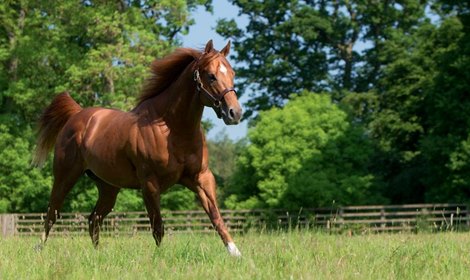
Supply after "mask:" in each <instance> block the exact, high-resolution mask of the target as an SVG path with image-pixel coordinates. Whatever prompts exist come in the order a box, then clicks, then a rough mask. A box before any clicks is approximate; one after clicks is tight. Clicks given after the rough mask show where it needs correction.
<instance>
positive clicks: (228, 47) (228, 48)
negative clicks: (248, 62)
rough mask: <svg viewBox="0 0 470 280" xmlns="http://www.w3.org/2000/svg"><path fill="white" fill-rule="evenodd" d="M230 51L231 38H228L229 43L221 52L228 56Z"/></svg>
mask: <svg viewBox="0 0 470 280" xmlns="http://www.w3.org/2000/svg"><path fill="white" fill-rule="evenodd" d="M229 52H230V40H228V43H227V45H226V46H225V47H224V48H223V49H222V50H221V51H220V53H221V54H223V55H224V56H227V55H228V53H229Z"/></svg>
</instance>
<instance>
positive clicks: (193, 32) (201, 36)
mask: <svg viewBox="0 0 470 280" xmlns="http://www.w3.org/2000/svg"><path fill="white" fill-rule="evenodd" d="M212 4H213V7H214V12H213V13H212V14H211V13H209V12H206V10H205V9H204V7H201V8H198V9H197V10H196V11H195V12H194V13H193V14H192V17H193V18H194V21H195V24H194V25H193V26H191V27H190V29H189V32H188V34H187V35H185V36H182V37H181V39H182V42H183V46H184V47H190V48H196V49H201V48H204V46H205V44H206V43H207V42H208V41H209V40H210V39H212V40H213V42H214V47H215V48H216V49H218V50H220V49H222V48H223V47H224V46H225V45H226V44H227V40H225V39H224V38H222V37H221V36H220V35H218V34H217V32H215V26H216V25H217V20H218V19H221V18H229V19H231V18H234V19H235V20H236V21H237V23H238V24H242V25H243V24H246V22H247V20H246V19H244V18H243V17H239V16H238V7H235V6H233V5H232V4H230V3H229V2H228V1H227V0H216V1H213V2H212ZM233 52H234V50H233V49H232V50H231V53H232V54H233ZM229 62H230V63H231V64H232V66H235V65H236V63H235V61H233V60H230V59H229ZM236 88H237V84H236V81H235V89H236ZM246 98H247V94H245V96H243V97H242V98H241V99H239V101H240V103H241V105H242V108H243V103H244V102H246ZM203 119H209V120H211V121H212V123H213V124H214V128H212V129H211V130H210V131H209V133H208V134H207V135H206V136H207V137H208V138H209V139H215V138H217V136H218V135H220V134H221V133H223V131H224V130H225V132H226V134H227V135H228V136H229V138H230V139H232V140H238V139H240V138H243V137H245V136H246V132H247V122H246V121H243V120H242V122H241V123H240V124H238V125H230V126H227V125H225V124H224V122H223V121H222V120H220V119H217V116H216V115H215V112H214V110H213V109H212V108H208V107H206V108H205V109H204V115H203Z"/></svg>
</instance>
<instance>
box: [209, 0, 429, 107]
mask: <svg viewBox="0 0 470 280" xmlns="http://www.w3.org/2000/svg"><path fill="white" fill-rule="evenodd" d="M231 2H232V3H233V4H234V5H236V6H238V7H239V8H240V14H241V15H244V16H247V17H248V20H249V21H248V25H247V26H246V27H245V28H244V30H243V29H242V28H240V27H239V26H237V24H236V22H235V20H221V21H219V23H218V26H217V32H219V33H220V34H221V35H222V36H225V37H232V38H233V39H234V47H235V50H236V54H235V55H234V58H235V60H236V61H238V62H240V63H241V65H242V66H240V67H237V69H236V71H237V76H238V77H240V80H241V81H242V82H241V83H240V84H241V87H242V89H245V90H246V89H247V88H248V89H251V90H252V92H253V94H252V96H250V97H251V98H250V101H249V102H248V103H247V108H248V110H247V112H248V113H247V115H248V116H249V115H251V114H252V113H253V112H256V111H258V110H264V109H268V108H270V107H271V106H282V105H283V104H284V103H285V101H286V100H287V99H289V96H290V94H291V93H299V92H300V91H301V90H304V89H305V90H309V91H313V92H321V91H331V92H332V93H334V94H335V95H338V96H339V97H342V95H343V94H344V93H343V92H342V91H355V92H365V91H367V90H369V89H370V88H373V87H374V85H375V83H376V81H377V80H378V78H379V77H380V74H381V66H382V65H383V64H384V63H386V61H381V60H380V59H379V57H380V54H381V51H382V46H383V43H384V42H385V41H386V40H388V38H389V36H390V34H391V33H393V32H394V30H402V31H403V32H404V33H405V34H406V33H408V32H409V31H410V30H412V29H413V28H414V27H415V26H416V24H417V23H419V22H420V21H422V20H423V18H424V11H425V7H426V5H425V4H426V3H425V1H420V0H405V1H403V0H401V1H395V0H393V1H375V0H367V1H359V0H357V1H356V0H350V1H298V0H290V1H247V0H233V1H231Z"/></svg>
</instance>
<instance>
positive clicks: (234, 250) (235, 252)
mask: <svg viewBox="0 0 470 280" xmlns="http://www.w3.org/2000/svg"><path fill="white" fill-rule="evenodd" d="M226 247H227V250H228V253H229V254H230V255H231V256H232V257H238V258H239V257H241V256H242V253H240V251H239V250H238V248H237V246H236V245H235V243H233V242H229V243H227V246H226Z"/></svg>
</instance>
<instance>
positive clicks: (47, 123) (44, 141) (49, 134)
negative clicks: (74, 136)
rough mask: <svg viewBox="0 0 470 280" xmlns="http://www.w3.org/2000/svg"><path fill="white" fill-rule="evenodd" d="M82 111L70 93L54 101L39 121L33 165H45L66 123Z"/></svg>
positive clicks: (63, 94)
mask: <svg viewBox="0 0 470 280" xmlns="http://www.w3.org/2000/svg"><path fill="white" fill-rule="evenodd" d="M81 110H82V107H80V105H78V104H77V102H75V100H73V99H72V97H71V96H70V95H69V94H68V92H63V93H61V94H59V95H57V96H56V97H55V98H54V100H52V103H51V104H50V105H49V106H48V107H47V108H46V110H45V111H44V112H43V113H42V115H41V117H40V119H39V123H38V127H39V130H38V134H39V136H38V142H37V145H36V151H35V154H34V157H33V161H32V164H33V165H35V166H39V167H41V166H42V165H43V164H44V162H45V161H46V158H47V154H48V153H49V151H50V150H52V147H54V144H55V142H56V139H57V135H59V132H60V131H61V130H62V128H63V127H64V125H65V123H66V122H67V121H68V120H69V119H70V117H72V116H73V115H75V114H76V113H78V112H80V111H81Z"/></svg>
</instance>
